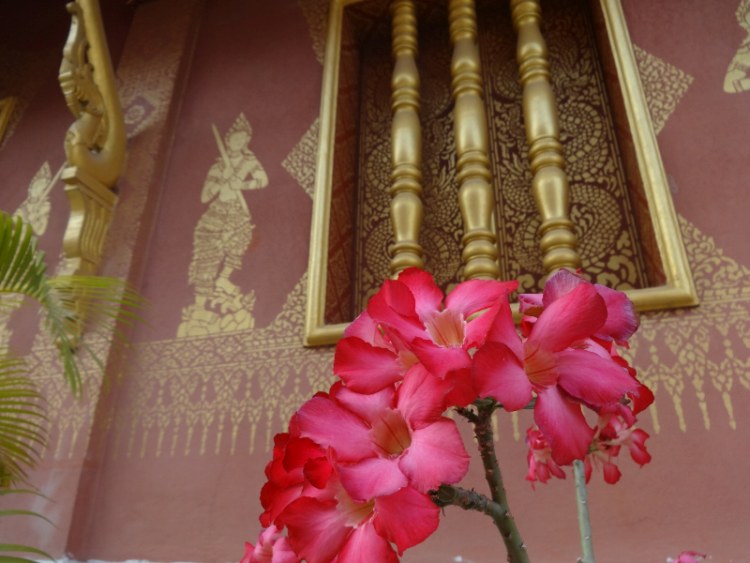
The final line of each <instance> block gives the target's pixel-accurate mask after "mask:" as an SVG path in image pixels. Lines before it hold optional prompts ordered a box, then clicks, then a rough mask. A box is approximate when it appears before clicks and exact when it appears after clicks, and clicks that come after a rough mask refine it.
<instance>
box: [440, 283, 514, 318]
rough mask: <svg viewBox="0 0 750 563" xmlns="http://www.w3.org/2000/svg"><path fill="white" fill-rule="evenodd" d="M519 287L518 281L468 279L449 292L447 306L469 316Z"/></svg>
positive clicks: (446, 299) (464, 315) (466, 316)
mask: <svg viewBox="0 0 750 563" xmlns="http://www.w3.org/2000/svg"><path fill="white" fill-rule="evenodd" d="M517 288H518V282H517V281H508V282H499V281H494V280H468V281H465V282H463V283H460V284H458V285H457V286H456V288H455V289H454V290H453V291H451V292H450V293H449V294H448V297H446V298H445V308H446V309H455V310H457V311H459V312H460V313H461V314H462V315H463V317H464V318H468V317H469V316H471V315H473V314H474V313H476V312H477V311H481V310H482V309H488V308H489V307H492V306H493V305H494V304H495V303H497V302H498V300H499V299H500V298H501V297H502V296H503V295H508V294H509V293H513V292H514V291H515V290H516V289H517Z"/></svg>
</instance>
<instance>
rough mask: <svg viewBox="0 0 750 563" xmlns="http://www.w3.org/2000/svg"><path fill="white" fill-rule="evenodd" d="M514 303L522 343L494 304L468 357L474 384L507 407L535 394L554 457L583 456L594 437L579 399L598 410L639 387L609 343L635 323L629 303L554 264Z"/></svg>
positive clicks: (538, 415) (567, 459) (563, 460)
mask: <svg viewBox="0 0 750 563" xmlns="http://www.w3.org/2000/svg"><path fill="white" fill-rule="evenodd" d="M521 309H522V311H523V312H524V313H525V315H526V316H525V318H524V325H523V327H522V328H523V329H524V332H525V335H526V336H527V338H526V340H525V342H523V343H522V342H520V341H519V340H518V339H517V336H516V331H515V326H514V324H513V320H512V317H511V315H510V312H509V311H507V310H506V309H504V308H503V309H501V310H500V311H499V312H498V314H497V315H495V316H494V318H493V325H492V327H491V328H490V332H489V334H488V336H487V340H486V342H485V344H484V346H481V347H480V348H479V349H478V350H477V352H476V354H475V355H474V365H473V373H472V376H473V379H474V386H475V388H476V389H477V391H478V393H479V395H480V396H482V397H492V398H494V399H496V400H497V401H498V402H500V403H501V404H502V405H503V407H504V408H505V409H506V410H509V411H514V410H518V409H521V408H523V407H524V406H525V405H527V404H528V403H529V402H530V401H531V399H532V397H533V396H534V395H536V398H537V400H536V404H535V406H534V420H535V422H536V423H537V425H538V426H539V428H540V429H541V431H542V432H543V434H544V436H545V437H546V438H547V440H548V441H549V444H550V446H551V448H552V458H553V459H554V461H555V462H556V463H557V464H559V465H566V464H569V463H571V462H572V461H573V460H574V459H583V458H584V456H585V455H586V453H587V452H588V448H589V445H590V444H591V441H592V439H593V437H594V430H593V429H592V428H591V427H590V426H589V425H588V423H587V422H586V419H585V418H584V416H583V412H582V410H581V406H582V405H585V406H588V407H590V408H594V409H597V410H598V409H600V408H603V407H605V406H607V405H612V404H616V403H618V402H620V401H621V400H622V399H623V398H624V397H625V396H627V395H638V394H639V393H640V392H642V390H643V389H645V387H643V386H642V385H641V384H640V383H639V382H638V381H637V380H636V379H635V377H634V375H633V373H632V372H631V371H630V370H629V369H628V367H626V366H627V364H625V363H624V360H622V359H621V358H619V356H618V358H617V359H614V358H613V356H612V351H611V349H610V348H611V346H610V343H611V342H612V341H616V342H625V340H626V339H627V338H628V337H629V336H630V335H631V334H632V333H633V331H634V330H635V329H636V328H637V322H636V320H635V313H634V310H633V306H632V304H631V303H630V301H628V300H627V298H624V299H623V298H621V297H619V293H618V292H614V291H613V290H608V289H607V288H603V287H601V286H595V285H594V284H591V283H589V282H587V281H585V280H584V279H582V278H580V277H578V276H576V275H575V274H572V273H570V272H568V271H565V270H561V271H559V272H557V273H556V274H554V275H553V276H552V277H551V278H550V279H549V280H548V281H547V283H546V285H545V288H544V294H543V295H542V296H539V295H531V296H530V295H522V296H521ZM623 364H624V365H623Z"/></svg>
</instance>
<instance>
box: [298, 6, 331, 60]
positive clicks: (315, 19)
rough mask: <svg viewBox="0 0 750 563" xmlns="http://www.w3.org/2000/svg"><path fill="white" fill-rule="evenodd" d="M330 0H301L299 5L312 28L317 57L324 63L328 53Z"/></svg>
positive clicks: (313, 45)
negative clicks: (327, 37)
mask: <svg viewBox="0 0 750 563" xmlns="http://www.w3.org/2000/svg"><path fill="white" fill-rule="evenodd" d="M329 2H330V0H299V7H300V9H301V10H302V14H303V15H304V16H305V20H306V21H307V26H308V27H309V28H310V37H311V38H312V47H313V51H314V52H315V58H316V59H318V62H319V63H320V64H323V59H325V54H326V29H327V28H328V4H329Z"/></svg>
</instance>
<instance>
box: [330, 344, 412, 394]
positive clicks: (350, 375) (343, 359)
mask: <svg viewBox="0 0 750 563" xmlns="http://www.w3.org/2000/svg"><path fill="white" fill-rule="evenodd" d="M333 373H335V374H336V375H338V376H339V377H340V378H341V379H342V380H343V381H344V383H346V386H347V387H349V388H350V389H352V390H353V391H357V392H358V393H374V392H375V391H380V390H381V389H383V388H384V387H387V386H388V385H391V384H392V383H395V382H396V381H399V380H400V379H401V377H402V376H403V367H402V365H401V363H400V362H399V361H398V356H397V355H396V354H394V353H393V352H391V351H390V350H387V349H385V348H377V347H375V346H372V345H371V344H368V343H367V342H365V341H364V340H361V339H359V338H356V337H349V338H343V339H341V340H340V341H339V343H338V345H337V346H336V355H335V356H334V359H333Z"/></svg>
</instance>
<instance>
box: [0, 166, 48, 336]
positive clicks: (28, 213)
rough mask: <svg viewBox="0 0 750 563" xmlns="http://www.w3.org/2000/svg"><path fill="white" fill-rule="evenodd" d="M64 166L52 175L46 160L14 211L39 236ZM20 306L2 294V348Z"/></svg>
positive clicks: (0, 319) (0, 334)
mask: <svg viewBox="0 0 750 563" xmlns="http://www.w3.org/2000/svg"><path fill="white" fill-rule="evenodd" d="M61 172H62V167H60V169H59V170H58V171H57V174H55V176H54V177H52V171H51V169H50V166H49V163H48V162H44V163H43V164H42V165H41V166H40V167H39V170H37V172H36V174H34V177H33V178H31V182H29V188H28V190H27V195H26V199H24V200H23V201H22V202H21V204H20V205H19V206H18V208H17V209H16V210H15V212H13V216H14V217H20V218H21V219H23V220H24V221H25V222H26V223H27V224H28V225H30V226H31V230H32V231H34V234H35V235H36V236H37V237H40V236H42V235H43V234H44V233H45V232H46V231H47V223H48V221H49V214H50V210H51V208H52V205H51V204H50V198H49V194H50V192H51V191H52V188H53V187H54V186H55V184H57V182H58V180H59V179H60V174H61ZM19 306H20V302H19V301H18V299H16V298H14V297H13V296H10V295H2V296H0V350H2V349H7V347H8V346H9V344H10V338H11V336H12V334H13V332H12V331H11V329H10V328H9V327H8V322H9V321H10V317H11V315H12V313H13V312H14V311H15V310H16V309H17V308H18V307H19Z"/></svg>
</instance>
